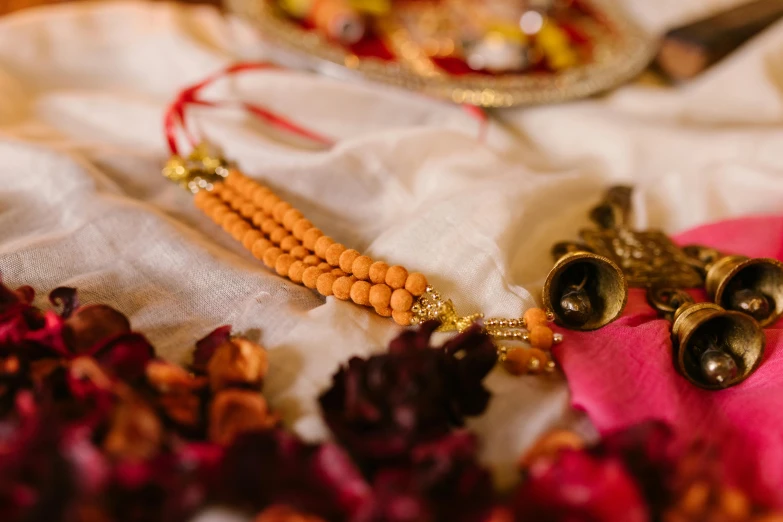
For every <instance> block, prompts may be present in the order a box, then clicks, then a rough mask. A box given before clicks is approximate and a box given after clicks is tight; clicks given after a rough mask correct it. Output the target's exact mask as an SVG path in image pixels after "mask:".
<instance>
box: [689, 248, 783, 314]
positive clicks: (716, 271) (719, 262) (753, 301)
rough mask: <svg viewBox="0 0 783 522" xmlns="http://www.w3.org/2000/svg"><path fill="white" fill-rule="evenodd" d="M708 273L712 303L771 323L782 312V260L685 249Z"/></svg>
mask: <svg viewBox="0 0 783 522" xmlns="http://www.w3.org/2000/svg"><path fill="white" fill-rule="evenodd" d="M683 250H684V251H685V253H686V254H687V255H688V256H690V257H691V258H692V259H693V260H694V263H695V264H697V266H699V265H700V266H701V269H702V271H703V272H704V273H705V274H706V276H705V288H706V290H707V294H708V295H709V296H710V299H712V300H713V302H715V303H717V304H719V305H720V306H722V307H723V308H725V309H727V310H734V311H736V312H742V313H745V314H748V315H750V316H751V317H753V318H754V319H755V320H757V321H758V322H759V323H760V324H761V326H769V325H770V324H772V323H774V322H775V321H777V320H778V319H779V318H780V316H781V315H783V263H781V262H780V261H778V260H777V259H771V258H768V257H755V258H749V257H746V256H735V255H724V254H721V253H720V252H718V251H717V250H714V249H712V248H708V247H703V246H698V245H690V246H687V247H685V248H684V249H683Z"/></svg>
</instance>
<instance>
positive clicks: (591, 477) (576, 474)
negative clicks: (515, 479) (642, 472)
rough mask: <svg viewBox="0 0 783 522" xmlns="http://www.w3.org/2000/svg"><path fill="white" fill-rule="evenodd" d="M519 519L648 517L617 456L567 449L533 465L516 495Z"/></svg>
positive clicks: (596, 521) (636, 521) (585, 521)
mask: <svg viewBox="0 0 783 522" xmlns="http://www.w3.org/2000/svg"><path fill="white" fill-rule="evenodd" d="M513 505H514V511H515V517H516V520H517V521H518V522H525V521H531V522H615V521H618V520H622V521H624V522H648V521H649V520H650V517H649V512H648V509H647V506H646V504H645V502H644V499H643V496H642V492H641V491H640V489H639V487H638V486H637V484H636V482H635V481H634V479H633V478H632V477H631V475H630V474H629V473H628V471H627V470H626V467H625V465H624V464H623V462H622V461H621V460H620V459H619V458H617V457H604V458H601V457H597V456H593V455H590V454H589V453H587V452H584V451H573V450H567V451H564V452H562V453H561V454H560V455H559V456H558V458H556V459H554V460H552V459H541V460H538V461H536V462H534V463H533V465H532V466H531V467H530V468H529V470H528V476H527V479H526V480H525V481H524V482H523V484H522V485H521V486H520V487H519V489H518V490H517V492H516V493H515V496H514V501H513Z"/></svg>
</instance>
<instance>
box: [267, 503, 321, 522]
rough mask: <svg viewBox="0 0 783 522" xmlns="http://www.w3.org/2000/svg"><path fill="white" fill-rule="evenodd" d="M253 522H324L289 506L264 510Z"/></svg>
mask: <svg viewBox="0 0 783 522" xmlns="http://www.w3.org/2000/svg"><path fill="white" fill-rule="evenodd" d="M253 522H324V521H323V519H321V518H318V517H314V516H312V515H305V514H302V513H300V512H298V511H296V510H295V509H292V508H291V507H289V506H271V507H268V508H266V509H265V510H263V511H262V512H261V513H259V514H258V516H257V517H256V518H255V519H254V520H253Z"/></svg>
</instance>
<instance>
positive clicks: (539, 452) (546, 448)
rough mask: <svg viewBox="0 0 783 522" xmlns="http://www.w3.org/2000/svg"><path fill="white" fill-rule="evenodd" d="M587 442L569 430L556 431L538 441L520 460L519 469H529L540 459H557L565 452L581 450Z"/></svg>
mask: <svg viewBox="0 0 783 522" xmlns="http://www.w3.org/2000/svg"><path fill="white" fill-rule="evenodd" d="M584 447H585V441H584V439H583V438H582V437H580V436H579V435H577V434H576V433H574V432H572V431H568V430H555V431H552V432H550V433H547V434H546V435H544V436H543V437H541V438H540V439H538V440H537V441H536V443H535V444H533V446H532V447H531V448H530V449H529V450H527V451H526V452H525V453H524V454H523V455H522V458H520V459H519V467H520V468H522V469H526V468H529V467H530V466H531V465H532V464H533V462H535V461H536V460H538V459H542V458H543V459H552V458H556V457H557V456H558V455H559V454H560V453H561V452H562V451H564V450H568V449H571V450H581V449H583V448H584Z"/></svg>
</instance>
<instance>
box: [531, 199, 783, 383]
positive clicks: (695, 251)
mask: <svg viewBox="0 0 783 522" xmlns="http://www.w3.org/2000/svg"><path fill="white" fill-rule="evenodd" d="M630 194H631V189H630V188H629V187H613V188H612V189H610V190H609V192H608V193H607V195H606V197H605V198H604V200H603V201H602V203H601V204H600V205H598V206H597V207H595V208H594V209H593V212H592V214H591V217H592V220H593V221H594V222H595V223H596V224H597V228H596V229H588V230H582V231H581V233H580V235H581V237H582V240H583V242H581V243H575V242H562V243H558V244H557V245H555V247H554V248H553V249H552V254H553V257H554V258H555V266H554V268H553V269H552V270H551V271H550V273H549V276H548V277H547V280H546V282H545V284H544V292H543V301H544V306H545V308H546V309H547V310H548V311H550V312H552V314H553V315H554V317H555V322H556V323H557V324H559V325H561V326H563V327H565V328H569V329H574V330H595V329H597V328H600V327H602V326H604V325H606V324H609V323H610V322H612V321H614V320H615V319H617V318H618V317H619V316H620V315H621V314H622V311H623V309H624V308H625V304H626V302H627V299H628V287H629V286H632V287H641V288H646V289H647V298H648V302H649V303H650V304H651V305H652V306H653V307H654V308H656V310H658V311H659V313H661V314H662V315H663V316H664V317H666V318H667V319H669V320H671V321H672V323H673V324H672V336H673V341H674V346H675V353H674V354H673V355H674V363H675V367H676V368H677V369H678V371H679V372H680V373H681V374H682V375H683V376H684V377H685V378H686V379H687V380H688V381H690V382H691V383H692V384H694V385H696V386H699V387H701V388H705V389H712V390H717V389H723V388H728V387H730V386H733V385H735V384H738V383H740V382H742V381H743V380H744V379H746V378H747V377H748V376H750V375H751V374H752V373H753V372H754V371H755V370H756V368H758V366H759V364H760V363H761V360H762V357H763V353H764V345H765V337H764V332H763V330H762V327H763V326H768V325H770V324H772V323H774V322H775V321H776V320H777V319H778V318H780V317H781V315H783V264H782V263H780V262H779V261H777V260H775V259H769V258H753V259H750V258H747V257H744V256H738V255H723V254H721V253H719V252H717V251H715V250H713V249H710V248H706V247H700V246H689V247H685V248H680V247H678V246H676V245H675V244H674V243H673V242H672V241H671V239H669V238H668V237H667V236H666V235H664V234H663V233H662V232H659V231H634V230H631V229H630V227H629V226H628V221H629V220H628V216H629V213H630ZM699 287H704V288H705V289H706V291H707V294H708V295H709V297H710V299H711V300H712V302H708V303H694V301H693V299H692V298H691V297H690V295H689V294H687V293H686V292H684V289H686V288H699Z"/></svg>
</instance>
